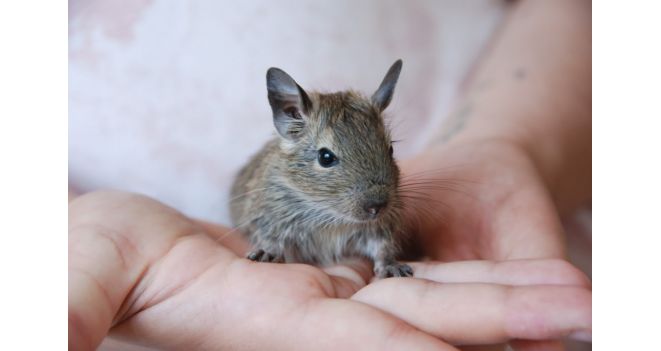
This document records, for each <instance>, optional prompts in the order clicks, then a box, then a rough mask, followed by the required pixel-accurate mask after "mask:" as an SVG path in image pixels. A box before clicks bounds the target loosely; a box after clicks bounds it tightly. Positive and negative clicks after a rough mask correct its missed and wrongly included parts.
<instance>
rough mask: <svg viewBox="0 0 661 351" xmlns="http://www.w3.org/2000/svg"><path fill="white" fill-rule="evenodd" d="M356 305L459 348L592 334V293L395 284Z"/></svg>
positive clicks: (379, 287) (360, 297) (381, 284)
mask: <svg viewBox="0 0 661 351" xmlns="http://www.w3.org/2000/svg"><path fill="white" fill-rule="evenodd" d="M352 299H353V300H357V301H361V302H365V303H368V304H370V305H372V306H375V307H378V308H380V309H382V310H384V311H386V312H388V313H391V314H393V315H394V316H396V317H399V318H401V319H402V320H404V321H406V322H407V323H409V324H411V325H412V326H414V327H416V328H418V329H420V330H422V331H425V332H427V333H430V334H433V335H436V336H438V337H440V338H442V339H443V340H447V341H449V342H451V343H456V344H487V343H498V342H504V341H507V340H509V339H515V338H516V339H529V340H546V339H558V338H562V337H565V336H568V335H570V334H571V333H573V332H576V331H585V332H591V329H592V306H591V299H592V293H591V292H590V291H588V290H587V289H583V288H578V287H573V286H515V287H508V286H504V285H496V284H438V283H435V282H432V281H428V280H422V279H396V278H394V279H385V280H380V281H378V282H376V283H373V284H370V285H368V286H366V287H365V288H363V289H361V290H360V291H358V292H357V293H356V294H355V295H354V296H353V297H352ZM394 302H396V303H394Z"/></svg>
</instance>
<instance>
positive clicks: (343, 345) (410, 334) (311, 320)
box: [278, 299, 457, 351]
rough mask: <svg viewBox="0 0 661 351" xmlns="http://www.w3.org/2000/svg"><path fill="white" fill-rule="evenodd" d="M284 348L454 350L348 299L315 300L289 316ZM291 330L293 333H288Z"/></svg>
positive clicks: (373, 309) (404, 324) (387, 316)
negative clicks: (290, 326)
mask: <svg viewBox="0 0 661 351" xmlns="http://www.w3.org/2000/svg"><path fill="white" fill-rule="evenodd" d="M292 320H293V323H295V325H297V326H300V327H298V328H287V329H286V331H285V333H283V334H282V335H283V336H286V338H285V339H286V340H281V341H282V342H283V343H282V344H278V345H284V346H285V347H284V348H283V349H286V350H311V349H313V350H455V351H456V350H457V349H456V348H455V347H453V346H450V345H448V344H446V343H444V342H442V341H440V340H438V339H437V338H435V337H433V336H431V335H428V334H425V333H423V332H421V331H419V330H417V329H415V328H413V327H411V326H410V325H408V324H406V323H404V322H402V321H401V320H398V319H396V318H393V317H392V316H390V315H388V314H387V313H384V312H382V311H379V310H377V309H375V308H372V307H370V306H366V305H364V304H361V303H357V302H354V301H350V300H339V299H319V300H315V302H314V303H311V304H310V305H309V306H307V307H306V308H305V309H304V310H302V311H301V314H294V315H293V316H292ZM292 332H293V333H294V335H292V334H291V333H292Z"/></svg>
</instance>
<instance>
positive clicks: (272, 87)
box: [266, 67, 312, 140]
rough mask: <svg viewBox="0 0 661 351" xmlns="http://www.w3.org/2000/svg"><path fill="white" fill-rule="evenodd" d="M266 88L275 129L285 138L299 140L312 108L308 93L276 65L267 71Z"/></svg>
mask: <svg viewBox="0 0 661 351" xmlns="http://www.w3.org/2000/svg"><path fill="white" fill-rule="evenodd" d="M266 88H267V89H268V93H269V94H268V96H269V104H271V109H272V110H273V124H274V125H275V129H277V130H278V133H279V134H280V135H281V136H282V137H283V138H285V139H289V140H297V139H298V138H299V137H300V135H301V133H302V131H303V129H304V128H305V123H306V118H307V116H308V114H309V112H310V109H311V108H312V103H311V101H310V98H309V97H308V94H306V93H305V90H303V88H301V87H300V86H299V85H298V84H296V81H294V79H292V77H290V76H289V75H288V74H287V73H285V71H283V70H281V69H279V68H275V67H271V68H269V70H268V71H266Z"/></svg>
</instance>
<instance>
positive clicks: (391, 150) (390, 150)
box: [388, 145, 393, 157]
mask: <svg viewBox="0 0 661 351" xmlns="http://www.w3.org/2000/svg"><path fill="white" fill-rule="evenodd" d="M388 151H389V152H390V157H392V153H393V149H392V145H390V149H389V150H388Z"/></svg>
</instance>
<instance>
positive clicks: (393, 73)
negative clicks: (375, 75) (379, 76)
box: [372, 59, 402, 111]
mask: <svg viewBox="0 0 661 351" xmlns="http://www.w3.org/2000/svg"><path fill="white" fill-rule="evenodd" d="M401 71H402V60H401V59H400V60H397V61H395V63H393V64H392V66H390V69H389V70H388V73H386V76H385V77H384V78H383V81H382V82H381V85H379V89H376V92H374V95H372V103H373V104H374V105H375V106H376V107H377V108H378V109H379V110H380V111H383V110H385V109H386V107H388V105H389V104H390V101H391V100H392V94H393V93H394V92H395V85H397V79H399V72H401Z"/></svg>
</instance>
